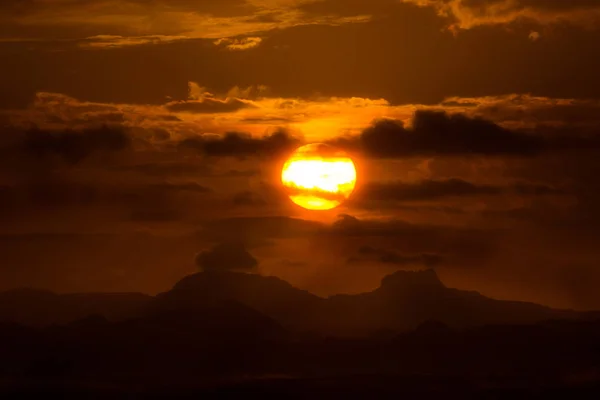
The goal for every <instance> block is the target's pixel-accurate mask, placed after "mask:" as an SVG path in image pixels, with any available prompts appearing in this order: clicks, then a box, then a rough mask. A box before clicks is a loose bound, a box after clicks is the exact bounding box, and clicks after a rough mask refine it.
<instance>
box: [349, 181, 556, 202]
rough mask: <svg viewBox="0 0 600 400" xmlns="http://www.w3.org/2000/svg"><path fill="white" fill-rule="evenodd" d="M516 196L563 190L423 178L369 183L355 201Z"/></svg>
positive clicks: (525, 185)
mask: <svg viewBox="0 0 600 400" xmlns="http://www.w3.org/2000/svg"><path fill="white" fill-rule="evenodd" d="M505 194H516V195H522V196H543V195H561V194H565V191H564V190H561V189H558V188H555V187H552V186H549V185H544V184H536V183H528V182H518V183H515V184H507V185H492V184H478V183H473V182H468V181H465V180H463V179H459V178H451V179H439V180H435V179H426V180H422V181H417V182H371V183H366V184H364V185H363V186H362V187H361V188H360V189H359V190H358V191H357V193H356V198H357V200H356V202H357V203H358V204H360V203H361V202H367V203H368V202H373V201H423V200H425V201H427V200H437V199H441V198H445V197H467V196H494V195H505Z"/></svg>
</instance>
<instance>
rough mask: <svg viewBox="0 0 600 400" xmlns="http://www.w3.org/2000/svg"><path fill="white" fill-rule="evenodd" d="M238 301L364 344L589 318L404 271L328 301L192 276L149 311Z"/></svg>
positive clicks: (284, 287) (268, 286)
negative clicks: (409, 333)
mask: <svg viewBox="0 0 600 400" xmlns="http://www.w3.org/2000/svg"><path fill="white" fill-rule="evenodd" d="M223 300H234V301H238V302H240V303H242V304H245V305H247V306H249V307H251V308H253V309H255V310H257V311H259V312H261V313H264V314H265V315H268V316H270V317H272V318H274V319H275V320H277V321H279V322H280V323H281V324H282V325H283V326H285V327H286V328H287V329H290V330H292V331H304V332H307V331H314V332H319V333H322V334H328V335H333V336H365V335H371V334H374V333H376V332H379V331H382V330H391V331H394V332H398V331H404V330H409V329H414V328H416V327H417V326H419V325H420V324H421V323H423V322H425V321H429V320H437V321H440V322H442V323H444V324H446V325H448V326H450V327H453V328H466V327H471V326H477V325H485V324H513V323H535V322H539V321H544V320H548V319H574V318H583V317H584V314H580V313H577V312H574V311H568V310H554V309H551V308H548V307H544V306H541V305H537V304H532V303H524V302H512V301H501V300H494V299H490V298H487V297H485V296H482V295H480V294H479V293H477V292H470V291H462V290H458V289H450V288H447V287H446V286H444V284H443V283H442V282H441V281H440V280H439V278H438V276H437V274H436V273H435V271H433V270H424V271H398V272H396V273H394V274H392V275H388V276H386V277H385V278H384V279H383V280H382V283H381V286H380V287H379V288H377V289H376V290H374V291H372V292H368V293H362V294H357V295H336V296H332V297H329V298H321V297H318V296H315V295H313V294H311V293H309V292H306V291H303V290H300V289H297V288H295V287H293V286H291V285H290V284H289V283H287V282H285V281H283V280H281V279H278V278H275V277H262V276H260V275H253V274H243V273H235V272H201V273H198V274H195V275H191V276H188V277H186V278H184V279H183V280H181V281H180V282H179V283H177V284H176V285H175V286H174V287H173V289H171V290H170V291H168V292H165V293H162V294H160V295H158V296H156V298H155V299H154V301H152V302H151V303H149V307H150V309H163V310H168V309H171V310H173V309H177V308H180V307H187V306H190V305H199V304H210V303H211V302H215V301H223Z"/></svg>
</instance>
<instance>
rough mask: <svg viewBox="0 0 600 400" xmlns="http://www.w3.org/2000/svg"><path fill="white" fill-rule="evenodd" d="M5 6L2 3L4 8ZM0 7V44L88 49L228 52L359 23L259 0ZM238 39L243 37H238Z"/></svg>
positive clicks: (57, 0)
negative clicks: (299, 29)
mask: <svg viewBox="0 0 600 400" xmlns="http://www.w3.org/2000/svg"><path fill="white" fill-rule="evenodd" d="M4 3H6V2H3V5H4ZM9 3H10V5H8V6H3V7H2V8H0V20H2V22H3V26H2V28H0V39H4V40H11V41H16V42H18V41H23V42H27V41H32V40H33V41H48V42H51V41H75V42H78V43H79V45H80V47H83V48H87V49H105V50H106V49H113V48H122V47H132V46H140V45H149V44H161V43H166V42H174V41H180V40H186V39H198V38H201V39H208V40H211V41H212V42H214V41H215V39H216V40H217V41H219V40H221V42H219V45H223V46H225V48H228V49H230V50H247V49H250V48H252V47H256V46H257V45H258V44H259V43H260V41H261V38H259V37H257V36H248V35H256V33H257V32H268V31H271V30H274V29H282V28H287V27H293V26H298V25H307V24H332V25H337V24H344V23H352V22H361V20H360V19H357V18H344V17H337V18H334V17H327V16H323V17H318V16H313V17H312V18H307V16H305V15H303V13H302V12H300V11H299V10H297V9H296V8H295V6H296V5H297V3H296V1H291V2H290V1H288V2H287V4H286V2H285V1H284V2H278V1H275V2H268V1H267V2H265V1H262V0H257V1H246V0H219V1H214V0H197V1H193V2H192V1H187V0H180V1H176V0H173V1H168V0H123V1H120V2H118V3H115V2H114V1H112V0H90V1H86V2H75V1H62V0H48V1H44V2H42V3H39V2H29V1H25V2H18V4H17V3H15V2H9ZM241 36H246V37H242V38H240V37H241Z"/></svg>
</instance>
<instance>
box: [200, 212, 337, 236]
mask: <svg viewBox="0 0 600 400" xmlns="http://www.w3.org/2000/svg"><path fill="white" fill-rule="evenodd" d="M325 230H326V225H324V224H322V223H319V222H316V221H308V220H303V219H298V218H290V217H284V216H276V217H243V218H225V219H222V218H221V219H214V220H211V221H206V222H204V223H203V224H202V230H201V231H200V232H199V235H200V236H201V237H203V238H205V239H209V240H215V241H242V242H245V241H247V240H252V239H256V238H263V239H281V238H297V237H306V236H311V235H315V234H318V233H320V232H323V231H325Z"/></svg>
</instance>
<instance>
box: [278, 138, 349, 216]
mask: <svg viewBox="0 0 600 400" xmlns="http://www.w3.org/2000/svg"><path fill="white" fill-rule="evenodd" d="M281 181H282V183H283V186H284V187H285V188H286V189H287V192H288V195H289V196H290V199H291V200H292V201H293V202H294V203H296V204H297V205H299V206H300V207H303V208H306V209H308V210H331V209H333V208H335V207H337V206H339V205H340V204H342V203H343V202H344V201H345V200H347V199H348V197H350V195H351V194H352V192H353V191H354V188H355V186H356V168H355V166H354V162H353V161H352V159H351V158H350V157H348V156H347V155H346V154H345V153H344V152H343V151H340V150H338V149H336V148H334V147H332V146H329V145H326V144H322V143H315V144H309V145H306V146H302V147H300V148H299V149H298V150H296V151H295V152H294V153H293V154H292V155H291V156H290V158H289V159H288V160H287V161H286V163H285V164H284V166H283V169H282V172H281Z"/></svg>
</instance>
